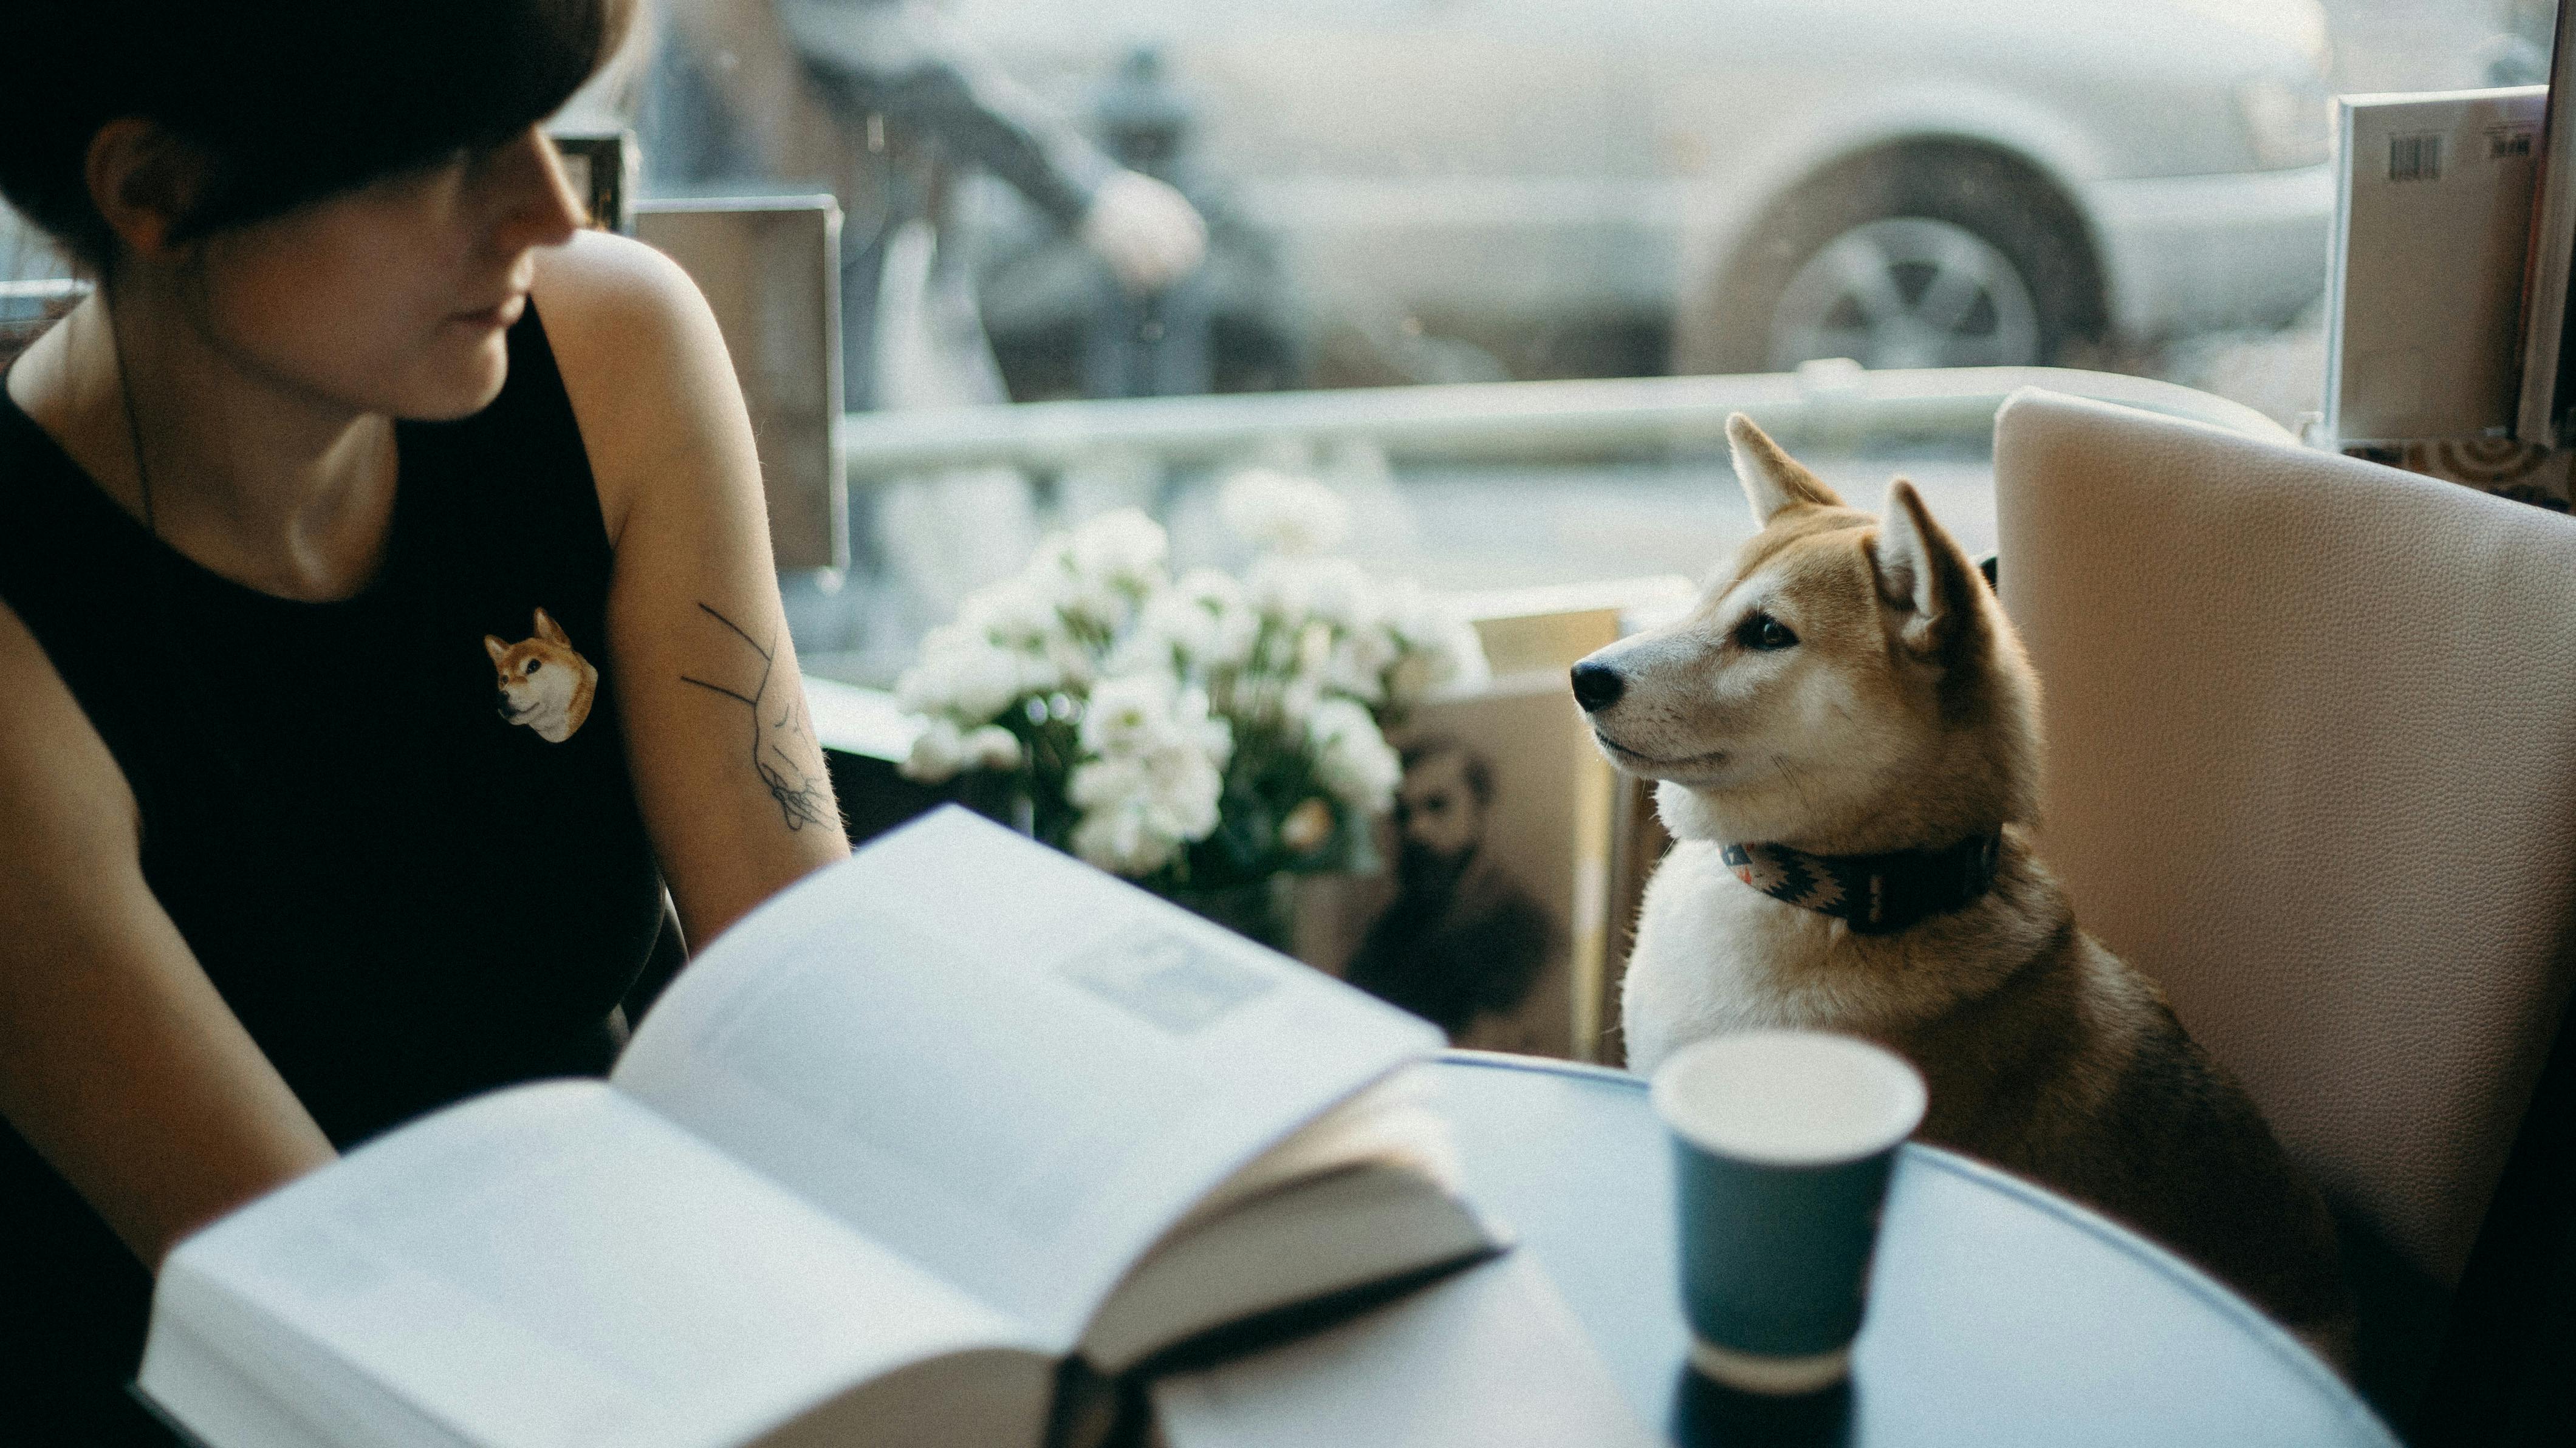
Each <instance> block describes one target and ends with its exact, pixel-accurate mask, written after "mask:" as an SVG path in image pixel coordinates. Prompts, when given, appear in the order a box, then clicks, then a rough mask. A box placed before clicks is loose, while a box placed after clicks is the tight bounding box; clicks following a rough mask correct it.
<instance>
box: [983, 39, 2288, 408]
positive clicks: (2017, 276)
mask: <svg viewBox="0 0 2576 1448" xmlns="http://www.w3.org/2000/svg"><path fill="white" fill-rule="evenodd" d="M954 8H955V16H956V21H957V23H958V24H959V26H960V27H961V28H962V29H964V30H965V31H967V33H969V34H970V35H973V36H974V37H976V38H977V39H979V40H981V41H983V42H985V43H986V44H987V45H988V46H989V47H990V48H991V50H992V51H993V53H994V56H995V58H996V59H997V60H998V61H999V62H1000V63H1001V64H1002V65H1003V67H1004V68H1006V69H1008V70H1009V71H1011V72H1012V73H1014V74H1015V75H1018V76H1020V77H1021V78H1023V79H1024V80H1027V81H1029V82H1030V83H1032V84H1033V85H1034V86H1035V87H1036V88H1037V89H1038V90H1040V91H1041V92H1042V93H1044V94H1046V95H1047V96H1048V97H1049V98H1051V99H1053V100H1054V101H1056V102H1057V103H1059V104H1063V105H1068V106H1074V107H1081V106H1085V105H1089V104H1092V103H1093V101H1094V99H1095V98H1096V97H1097V96H1098V94H1099V88H1100V86H1101V84H1102V82H1103V80H1104V78H1105V77H1107V76H1109V75H1110V74H1112V73H1113V72H1114V71H1115V70H1116V68H1117V66H1118V65H1119V63H1120V60H1121V57H1122V56H1124V55H1126V54H1128V53H1130V52H1131V51H1132V50H1133V49H1134V48H1136V47H1138V46H1148V47H1151V48H1153V49H1154V50H1156V51H1158V52H1159V53H1160V55H1161V56H1162V57H1163V60H1164V62H1165V65H1166V67H1167V70H1168V73H1169V75H1170V76H1171V79H1172V82H1173V84H1174V87H1175V89H1176V90H1177V91H1178V93H1179V94H1180V95H1181V96H1183V97H1185V98H1186V99H1187V100H1188V102H1189V103H1190V105H1191V106H1192V108H1193V112H1192V113H1193V116H1194V118H1195V119H1194V125H1193V130H1192V133H1191V139H1192V143H1193V144H1192V150H1191V157H1192V159H1193V161H1194V164H1195V167H1196V169H1197V171H1198V173H1199V174H1201V175H1202V176H1204V177H1206V178H1208V179H1209V180H1210V181H1211V182H1213V183H1215V184H1216V185H1217V186H1219V187H1220V188H1221V189H1222V194H1223V197H1224V200H1225V203H1226V204H1227V206H1228V208H1229V209H1230V211H1231V212H1232V213H1233V214H1234V215H1236V216H1239V217H1241V218H1242V219H1243V220H1244V221H1245V222H1246V223H1248V224H1247V227H1246V229H1247V231H1248V232H1250V233H1252V234H1254V235H1257V236H1259V237H1261V238H1263V239H1264V240H1265V242H1266V244H1267V246H1268V248H1269V250H1270V254H1271V257H1272V259H1273V262H1274V267H1273V268H1272V269H1271V270H1270V271H1269V272H1268V273H1267V276H1268V280H1269V282H1270V283H1271V284H1273V285H1276V286H1280V287H1281V288H1282V289H1284V291H1285V292H1286V294H1287V295H1290V296H1293V297H1295V298H1296V299H1297V305H1298V306H1299V307H1300V308H1301V309H1302V310H1303V311H1304V312H1305V313H1307V315H1306V316H1305V318H1304V319H1303V320H1304V321H1305V322H1306V323H1307V324H1308V325H1310V326H1311V327H1313V328H1315V329H1317V330H1320V331H1326V332H1329V331H1330V330H1331V329H1334V328H1343V329H1354V330H1357V331H1359V332H1361V333H1364V334H1372V335H1379V336H1384V337H1393V338H1397V339H1399V341H1400V339H1401V338H1403V337H1407V336H1423V335H1426V334H1428V335H1431V336H1440V335H1452V336H1459V337H1476V338H1480V339H1494V338H1504V337H1509V336H1511V335H1514V334H1518V335H1520V336H1523V337H1531V336H1546V335H1550V334H1551V331H1552V329H1556V328H1561V327H1563V326H1565V325H1567V324H1569V323H1576V322H1583V321H1601V320H1622V319H1625V320H1634V321H1641V322H1647V323H1651V324H1654V325H1655V326H1656V328H1657V335H1659V336H1662V337H1668V338H1669V347H1670V359H1669V360H1670V361H1671V363H1672V364H1673V365H1675V366H1676V367H1679V368H1681V369H1685V370H1701V371H1753V370H1774V369H1782V368H1786V367H1789V366H1792V365H1794V364H1795V363H1797V362H1799V361H1802V360H1805V359H1809V358H1815V357H1826V356H1847V357H1855V358H1858V359H1859V360H1860V361H1862V362H1863V363H1865V364H1867V365H1869V366H1872V367H1928V366H1973V365H1987V364H2020V363H2035V362H2044V361H2055V360H2063V359H2065V358H2066V357H2067V356H2068V355H2069V350H2070V348H2071V347H2073V346H2075V345H2076V344H2080V343H2085V342H2090V341H2093V340H2097V339H2103V338H2130V339H2152V338H2156V337H2161V336H2165V335H2170V334H2174V333H2180V332H2187V331H2195V330H2201V329H2206V328H2212V327H2242V326H2260V325H2270V324H2275V323H2279V322H2282V321H2285V320H2287V319H2288V318H2290V317H2291V316H2293V315H2295V314H2296V313H2297V312H2298V311H2300V310H2301V309H2302V308H2303V307H2305V306H2306V305H2308V304H2309V303H2310V302H2311V301H2312V300H2314V298H2315V297H2316V296H2317V294H2318V292H2319V288H2320V283H2321V280H2322V277H2323V275H2324V265H2325V251H2326V244H2327V231H2328V220H2329V215H2330V211H2331V207H2332V188H2331V184H2330V180H2329V167H2328V166H2327V164H2326V161H2327V112H2328V96H2327V90H2326V84H2325V78H2324V77H2325V66H2326V62H2327V41H2326V25H2325V18H2324V13H2323V11H2322V10H2321V9H2320V8H2319V6H2318V5H2317V4H2316V3H2315V0H1973V3H1972V0H1299V3H1297V4H1294V5H1274V4H1266V3H1264V4H1249V3H1238V0H1088V3H1085V4H1081V5H1071V4H1031V3H1029V0H961V3H959V4H958V5H956V6H955V7H954ZM1001 250H1002V252H1003V253H1004V255H1005V257H1006V259H1008V260H1007V262H1006V264H1004V265H1001V266H1000V267H999V268H998V269H997V270H996V272H995V274H994V275H992V276H991V277H990V278H988V284H987V297H988V302H989V303H990V310H989V312H988V315H989V316H990V318H991V320H992V322H993V324H994V327H995V330H996V332H997V334H1000V333H1005V332H1008V331H1010V330H1011V329H1012V328H1014V327H1016V326H1022V325H1026V324H1029V323H1031V322H1032V321H1033V320H1037V319H1042V316H1043V314H1044V313H1045V312H1046V311H1047V310H1048V308H1049V306H1050V305H1051V303H1050V301H1049V298H1050V297H1055V298H1059V299H1060V298H1061V297H1062V295H1063V289H1062V288H1061V287H1060V286H1058V285H1055V284H1054V283H1051V282H1049V281H1047V280H1045V278H1046V276H1047V274H1048V268H1047V267H1045V266H1042V265H1033V264H1031V262H1030V256H1031V255H1032V254H1033V253H1032V252H1022V253H1019V254H1018V255H1017V256H1015V257H1014V256H1013V255H1012V253H1011V250H1010V248H1008V247H1003V248H1001ZM1237 300H1240V301H1242V302H1244V304H1245V305H1253V304H1254V302H1255V301H1256V299H1252V298H1241V299H1237ZM1222 309H1223V304H1222V303H1221V304H1220V310H1222ZM1511 345H1512V344H1510V343H1508V342H1493V341H1489V342H1488V346H1489V348H1490V349H1491V350H1492V351H1493V352H1494V355H1496V356H1498V357H1500V358H1501V361H1502V364H1503V366H1504V367H1505V368H1506V369H1507V370H1509V371H1512V372H1518V373H1528V372H1546V371H1550V370H1557V369H1554V368H1552V367H1551V366H1550V365H1549V363H1548V361H1547V359H1545V358H1543V357H1540V358H1530V357H1516V356H1513V355H1511Z"/></svg>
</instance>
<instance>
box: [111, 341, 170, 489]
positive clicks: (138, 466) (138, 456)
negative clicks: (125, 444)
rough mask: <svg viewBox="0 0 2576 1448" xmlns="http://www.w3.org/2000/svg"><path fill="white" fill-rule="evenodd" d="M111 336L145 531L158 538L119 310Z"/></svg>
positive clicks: (148, 475) (150, 474) (118, 388)
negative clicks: (118, 322) (132, 447)
mask: <svg viewBox="0 0 2576 1448" xmlns="http://www.w3.org/2000/svg"><path fill="white" fill-rule="evenodd" d="M107 335H108V337H109V339H110V340H112V341H114V342H115V343H116V390H117V392H118V394H119V395H121V396H122V397H124V399H125V435H126V437H127V439H128V440H129V441H131V442H132V444H133V446H134V482H135V486H136V488H137V489H138V490H139V491H140V492H141V493H142V494H143V531H145V532H147V533H149V534H151V535H152V536H153V537H155V538H158V537H160V536H161V525H160V522H159V520H158V519H156V518H155V517H154V516H153V514H152V470H151V468H150V467H148V466H146V465H145V463H144V461H143V423H142V422H141V420H140V419H139V418H138V417H137V416H136V415H135V411H134V374H133V373H132V372H131V371H130V370H129V369H128V368H127V367H126V352H125V334H124V332H123V330H122V329H120V328H119V327H118V326H117V325H116V310H115V308H114V307H113V306H112V305H111V306H110V307H109V309H108V314H107Z"/></svg>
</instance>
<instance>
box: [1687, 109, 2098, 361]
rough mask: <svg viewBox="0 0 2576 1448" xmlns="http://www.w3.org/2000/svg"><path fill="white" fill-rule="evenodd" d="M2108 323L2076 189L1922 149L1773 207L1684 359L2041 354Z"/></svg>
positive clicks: (2010, 165) (2061, 349) (1958, 154)
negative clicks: (2073, 196) (2071, 200)
mask: <svg viewBox="0 0 2576 1448" xmlns="http://www.w3.org/2000/svg"><path fill="white" fill-rule="evenodd" d="M2103 321H2104V305H2103V295H2102V282H2101V273H2100V269H2099V267H2098V266H2097V265H2096V263H2095V262H2094V259H2093V254H2092V248H2091V246H2090V245H2089V244H2088V243H2087V242H2086V240H2085V236H2084V229H2083V225H2082V223H2081V221H2080V219H2079V218H2078V217H2077V216H2076V215H2075V213H2074V210H2073V208H2072V207H2070V206H2069V205H2068V204H2067V203H2066V202H2065V201H2064V199H2063V198H2061V197H2059V196H2058V195H2057V194H2056V192H2055V191H2054V190H2053V189H2051V188H2050V187H2048V186H2047V185H2046V184H2045V183H2044V182H2043V181H2041V180H2040V179H2039V178H2038V177H2037V176H2035V175H2033V174H2032V173H2031V172H2030V171H2029V170H2028V169H2027V168H2025V167H2023V166H2022V165H2020V164H2019V163H2018V162H2015V161H2013V160H2012V159H2011V158H2009V157H2006V156H2003V155H2000V154H1997V153H1991V152H1981V151H1976V150H1973V149H1970V148H1966V147H1917V148H1907V149H1904V150H1899V151H1892V152H1885V153H1880V154H1877V155H1873V156H1869V157H1864V158H1861V159H1860V160H1857V161H1854V162H1850V163H1847V164H1845V165H1843V166H1840V167H1836V168H1834V169H1832V170H1829V171H1827V172H1825V173H1823V174H1822V175H1820V176H1817V177H1816V178H1814V179H1813V180H1811V181H1809V182H1807V183H1806V184H1805V185H1802V186H1801V187H1800V188H1799V189H1798V190H1797V191H1796V192H1794V193H1792V194H1791V195H1789V196H1788V197H1786V198H1784V199H1782V200H1781V201H1780V202H1779V203H1778V204H1777V205H1775V206H1774V207H1773V208H1772V209H1771V211H1770V212H1769V213H1768V214H1767V215H1765V216H1764V218H1763V219H1762V221H1761V222H1760V223H1759V224H1758V225H1757V226H1756V228H1755V230H1754V232H1753V235H1752V237H1751V239H1750V240H1749V241H1748V242H1747V243H1746V244H1745V245H1744V246H1743V247H1741V248H1739V249H1738V251H1737V254H1736V256H1735V258H1734V260H1733V262H1732V263H1731V264H1730V265H1729V266H1728V267H1727V269H1726V271H1725V273H1724V275H1722V276H1721V277H1720V279H1719V281H1718V285H1717V286H1716V288H1715V289H1714V292H1713V304H1712V306H1711V307H1710V308H1709V310H1708V312H1707V314H1706V324H1705V325H1704V326H1701V327H1698V328H1692V327H1690V326H1688V325H1687V324H1686V325H1684V326H1683V327H1681V328H1678V329H1677V331H1676V338H1675V342H1676V345H1675V362H1676V366H1677V367H1678V368H1679V370H1683V371H1694V372H1697V371H1711V372H1786V371H1789V370H1791V369H1792V368H1795V367H1796V366H1797V365H1798V364H1799V363H1801V362H1807V361H1812V360H1814V359H1816V358H1820V357H1850V358H1853V359H1855V360H1857V361H1859V362H1860V363H1861V364H1862V365H1863V366H1866V367H1871V368H1890V367H2027V366H2035V365H2042V364H2046V363H2050V362H2054V361H2056V360H2057V359H2058V358H2059V357H2061V356H2062V355H2063V354H2064V353H2065V351H2066V350H2067V348H2068V347H2069V346H2070V345H2071V344H2074V343H2078V342H2084V341H2092V340H2098V339H2099V337H2100V336H2101V334H2102V331H2103Z"/></svg>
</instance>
